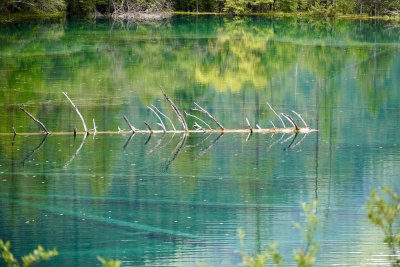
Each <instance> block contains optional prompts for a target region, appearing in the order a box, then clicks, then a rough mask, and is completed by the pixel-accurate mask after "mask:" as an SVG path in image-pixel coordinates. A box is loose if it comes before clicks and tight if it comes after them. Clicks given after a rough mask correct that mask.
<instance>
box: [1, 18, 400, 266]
mask: <svg viewBox="0 0 400 267" xmlns="http://www.w3.org/2000/svg"><path fill="white" fill-rule="evenodd" d="M399 33H400V29H399V27H397V26H396V25H391V24H390V23H389V22H375V21H362V22H360V21H341V20H338V21H335V22H329V21H313V20H293V19H266V18H240V19H227V18H223V17H197V18H196V17H185V16H178V17H175V18H173V19H171V20H169V21H166V22H162V23H148V24H133V23H132V24H120V23H111V22H108V21H97V22H59V23H57V22H52V23H49V22H48V23H42V24H40V23H25V24H16V25H6V26H5V25H2V26H1V27H0V133H11V132H12V129H11V127H12V126H15V128H16V130H17V132H37V131H38V130H39V129H38V127H37V125H35V124H34V123H33V121H31V120H30V119H29V118H28V117H27V116H26V115H25V114H23V113H22V112H21V111H20V110H19V109H18V105H20V104H25V106H26V108H27V110H29V111H30V112H31V113H32V114H34V115H35V116H37V117H38V118H39V119H40V120H41V121H43V122H44V123H45V124H46V126H47V128H48V129H49V130H50V131H52V132H56V131H62V132H64V131H72V129H73V128H75V127H77V128H78V129H79V130H82V126H81V123H80V121H79V118H78V117H77V115H76V113H75V112H74V110H72V109H71V107H70V104H69V103H68V102H67V100H66V99H65V98H64V97H63V95H62V94H61V92H62V91H66V92H68V93H69V95H70V96H71V98H73V99H74V100H75V101H76V103H77V105H78V107H79V108H80V110H81V112H82V114H83V116H84V117H85V118H86V121H87V123H88V124H89V125H90V126H89V127H90V128H92V127H93V126H92V119H95V121H96V125H97V127H98V130H112V131H116V130H117V129H118V127H120V128H122V129H127V126H126V125H125V122H124V120H123V119H122V116H123V115H127V116H128V117H129V119H130V120H131V122H132V123H133V124H134V125H135V126H136V127H138V128H140V129H145V127H146V126H145V125H144V124H143V121H147V122H149V123H150V124H151V125H152V126H153V127H154V128H156V127H157V126H156V123H157V118H155V117H154V116H153V114H151V113H150V112H149V111H148V110H147V109H146V105H150V104H154V105H155V106H157V107H158V108H160V110H162V111H163V112H165V113H166V114H168V115H169V116H171V117H172V116H173V114H172V112H171V111H170V110H169V107H168V105H167V103H165V101H163V99H162V94H161V88H162V89H163V90H164V91H165V92H166V93H167V94H168V95H169V96H170V97H171V98H172V99H174V101H175V102H176V103H177V105H178V106H179V107H181V108H182V109H185V110H189V109H190V108H192V107H194V105H193V102H195V101H196V102H198V103H200V104H202V106H204V107H206V108H207V109H208V110H210V111H211V112H212V113H213V114H215V115H216V116H217V117H218V118H219V119H220V120H221V121H222V122H223V123H224V125H225V127H227V128H246V127H247V126H246V118H248V119H249V121H250V122H251V124H252V125H254V124H256V123H257V124H259V125H260V126H262V127H272V126H271V123H270V122H269V121H270V120H271V121H273V123H274V124H276V125H279V121H278V120H277V118H276V117H275V116H274V114H273V113H272V112H271V111H270V110H269V109H268V106H267V104H266V102H267V101H268V102H269V103H271V105H272V106H273V107H274V108H275V109H276V110H277V111H279V112H290V111H291V110H292V109H293V110H295V111H297V112H299V113H301V114H302V116H303V117H304V119H305V120H306V122H307V123H308V124H309V126H311V127H312V128H316V129H318V130H319V131H318V132H315V133H311V134H309V135H307V136H305V138H304V139H302V138H303V137H304V136H302V135H299V136H297V137H296V139H295V140H294V141H293V139H292V138H293V137H291V136H289V135H285V136H282V135H278V134H277V135H263V134H258V135H257V134H254V135H252V136H250V137H248V136H247V135H246V134H225V135H223V136H218V135H210V136H208V135H202V134H192V135H189V136H188V137H187V138H184V137H183V136H182V135H178V134H177V135H170V134H166V135H153V136H151V138H150V139H148V136H147V135H142V134H137V135H135V136H133V137H132V138H130V136H129V135H96V136H93V135H90V136H89V137H88V138H87V139H86V140H85V142H84V143H83V145H82V147H81V149H79V148H80V146H81V140H82V136H77V137H76V139H74V137H73V136H55V135H50V136H48V137H47V138H44V136H20V135H19V136H17V137H16V138H15V139H14V140H13V136H12V135H1V136H0V185H1V186H0V218H1V219H0V238H1V239H4V240H10V241H11V242H12V247H13V249H14V251H15V254H16V255H18V256H20V255H23V254H25V253H27V252H28V251H31V250H32V249H33V248H34V247H36V245H37V244H42V245H43V246H45V247H47V248H51V247H57V248H58V249H59V251H60V255H59V256H58V257H57V258H55V259H54V260H52V261H50V262H47V263H45V264H44V265H43V266H96V264H97V265H99V264H98V263H97V260H96V256H98V255H99V256H103V257H106V258H118V259H121V260H122V261H123V266H198V265H199V264H204V265H205V266H233V265H236V264H238V263H240V261H241V258H240V244H239V239H238V237H237V229H238V228H242V229H243V230H244V231H245V233H246V236H245V240H244V243H245V247H246V249H247V250H248V252H249V253H257V252H260V251H262V250H263V249H264V248H265V247H266V246H267V245H268V244H269V243H271V242H274V241H277V242H278V243H279V250H280V251H281V253H282V254H283V255H284V258H285V260H286V263H285V266H294V262H293V260H292V255H293V250H294V249H297V248H300V247H301V245H302V244H303V238H302V236H301V235H300V234H299V232H298V230H297V229H296V228H295V227H294V226H293V222H295V221H297V222H303V221H304V217H303V216H302V211H301V207H300V206H301V203H303V202H308V203H309V202H311V201H313V200H317V201H318V215H319V218H320V227H319V229H318V232H317V237H316V240H317V241H318V242H319V244H320V246H321V248H320V252H319V254H318V257H317V262H316V266H335V265H339V266H389V265H390V263H389V260H388V257H387V255H389V254H390V252H389V250H388V249H387V248H386V247H385V245H384V244H383V242H382V240H383V236H382V234H381V232H380V231H379V230H377V229H375V228H374V227H373V226H372V225H371V224H370V223H369V222H368V220H367V216H366V210H365V206H366V202H367V200H368V197H369V194H370V191H371V189H372V188H378V187H380V186H383V185H390V186H392V187H393V188H394V189H395V190H396V189H397V190H399V189H400V184H399V182H398V174H399V172H400V152H399V146H400V144H399V141H398V137H397V133H398V131H399V129H400V123H399V119H398V118H399V117H400V104H399V103H400V93H399V86H400V75H399V74H400V34H399ZM174 122H175V125H176V126H178V125H179V122H178V121H177V120H174ZM189 124H190V125H192V124H193V121H192V120H189ZM78 149H79V151H78V152H79V153H76V151H77V150H78Z"/></svg>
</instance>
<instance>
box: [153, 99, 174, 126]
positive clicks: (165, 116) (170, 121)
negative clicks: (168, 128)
mask: <svg viewBox="0 0 400 267" xmlns="http://www.w3.org/2000/svg"><path fill="white" fill-rule="evenodd" d="M151 106H152V107H153V108H154V109H155V110H156V111H157V112H158V113H160V114H161V115H162V116H163V117H164V118H166V119H167V120H168V121H169V123H171V125H172V129H174V131H176V128H175V125H174V123H173V122H172V120H171V119H170V118H169V117H168V116H167V115H165V114H164V113H162V112H161V111H160V110H159V109H158V108H157V107H156V106H154V105H151Z"/></svg>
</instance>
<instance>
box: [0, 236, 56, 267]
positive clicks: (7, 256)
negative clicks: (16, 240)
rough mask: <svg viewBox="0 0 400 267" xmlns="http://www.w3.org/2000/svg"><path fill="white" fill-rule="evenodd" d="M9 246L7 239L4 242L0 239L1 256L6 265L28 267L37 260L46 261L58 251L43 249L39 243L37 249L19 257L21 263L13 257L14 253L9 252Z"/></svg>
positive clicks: (8, 266)
mask: <svg viewBox="0 0 400 267" xmlns="http://www.w3.org/2000/svg"><path fill="white" fill-rule="evenodd" d="M10 246H11V244H10V242H9V241H7V242H6V243H4V242H3V240H0V249H1V251H2V252H1V257H2V258H3V260H4V262H5V263H6V264H7V267H20V266H23V267H30V266H32V265H34V264H37V263H39V262H42V261H48V260H50V259H51V258H53V257H55V256H57V255H58V251H57V249H56V248H53V249H51V250H45V249H44V248H43V247H42V246H40V245H39V246H38V247H37V249H35V250H34V251H32V252H31V253H29V254H28V255H25V256H22V257H21V262H22V265H21V264H20V262H19V261H18V260H17V259H16V258H15V257H14V254H13V253H12V252H11V250H10Z"/></svg>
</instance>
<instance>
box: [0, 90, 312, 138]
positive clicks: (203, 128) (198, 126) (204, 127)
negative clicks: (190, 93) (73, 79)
mask: <svg viewBox="0 0 400 267" xmlns="http://www.w3.org/2000/svg"><path fill="white" fill-rule="evenodd" d="M162 94H163V96H164V98H165V100H166V101H167V103H168V104H169V106H170V107H171V109H172V110H173V112H174V113H175V115H176V118H177V119H178V121H179V122H180V123H181V125H182V128H183V129H181V130H179V129H176V127H175V125H174V123H173V121H172V119H171V118H169V117H168V116H167V115H166V114H164V113H163V112H161V111H160V110H159V109H158V108H157V107H156V106H154V105H150V106H147V108H148V109H149V110H150V111H151V112H152V113H153V114H155V116H156V117H157V119H158V123H157V125H158V126H160V127H161V130H158V129H153V128H152V127H151V125H150V124H149V123H147V122H144V124H145V125H146V128H147V129H145V130H139V129H137V128H135V127H134V126H133V125H132V123H131V122H130V121H129V119H128V118H127V116H125V115H123V116H122V117H123V119H124V120H125V122H126V124H127V125H128V127H129V129H130V130H128V131H127V130H122V129H120V128H119V127H118V131H100V130H98V129H97V126H96V124H95V121H94V119H93V127H94V128H93V129H91V130H89V129H88V128H87V126H86V123H85V119H84V117H83V115H82V114H81V113H80V111H79V109H78V107H77V106H76V104H75V103H74V102H73V100H72V99H71V98H70V97H69V96H68V95H67V93H65V92H63V95H64V96H65V97H66V98H67V99H68V101H69V102H70V103H71V105H72V107H73V108H74V110H75V112H76V113H77V115H78V116H79V118H80V120H81V121H82V125H83V128H84V132H83V134H85V135H89V133H90V132H92V133H93V134H97V135H100V134H135V133H142V134H160V133H162V134H167V133H173V134H189V133H209V134H213V133H215V134H220V133H223V134H225V133H238V134H240V133H246V134H249V136H248V138H249V137H250V136H251V134H255V133H262V134H296V133H299V134H308V133H311V132H315V131H317V130H315V129H312V128H310V127H309V126H308V125H307V123H306V122H305V120H304V119H303V117H302V116H301V115H300V114H299V113H297V112H296V111H294V110H292V111H291V112H292V113H293V114H294V115H296V117H297V118H299V119H300V121H301V123H302V124H303V126H299V124H297V123H296V121H295V120H294V119H293V118H292V117H291V116H290V115H289V114H285V113H281V115H279V114H278V113H277V112H276V111H275V110H274V109H273V108H272V106H271V105H270V104H269V103H268V102H267V105H268V107H269V108H270V109H271V111H272V112H273V113H274V114H275V116H276V117H277V118H278V119H279V121H280V122H281V124H282V127H277V126H275V124H274V123H273V122H272V121H270V123H271V124H272V126H273V127H272V128H262V127H260V125H258V124H256V125H255V127H252V126H251V124H250V122H249V119H248V118H246V124H247V128H244V129H227V128H225V127H224V126H223V125H222V123H221V122H220V121H219V120H218V119H217V118H216V117H215V116H214V115H211V114H210V113H209V112H208V111H207V110H206V109H205V108H203V107H202V106H200V105H199V104H198V103H196V102H195V103H194V105H195V107H194V108H193V109H192V110H193V111H197V112H200V113H202V114H204V115H205V116H206V117H207V118H208V119H210V120H212V122H214V123H215V124H216V125H217V126H218V128H212V127H211V125H210V124H209V123H207V122H206V121H205V119H202V118H200V117H199V116H196V115H193V114H190V113H188V112H186V111H184V112H182V111H181V110H180V109H179V108H178V106H177V105H176V104H175V103H174V101H173V100H172V99H171V98H170V97H168V96H167V95H166V94H165V92H162ZM20 109H21V110H22V111H23V112H24V113H25V114H27V115H28V116H29V117H30V118H31V119H32V120H34V121H35V122H36V123H38V124H39V125H40V127H41V128H42V129H43V130H44V132H45V134H46V135H47V134H51V135H74V136H76V135H78V134H82V132H77V130H76V129H74V132H56V131H53V132H51V133H50V132H49V131H48V130H47V128H46V127H45V126H44V124H43V123H42V122H41V121H39V120H38V119H37V118H35V117H34V116H33V115H32V114H30V113H29V112H28V111H27V110H26V109H25V107H24V106H21V107H20ZM183 114H185V115H186V116H187V117H191V118H193V119H194V120H195V122H194V125H193V129H189V127H188V124H187V122H186V119H185V117H184V115H183ZM282 117H284V118H285V119H286V120H287V121H289V122H290V124H291V125H292V126H293V127H287V126H286V124H285V122H284V121H283V119H282ZM163 119H166V120H168V122H169V124H170V125H171V127H172V129H167V126H166V124H165V123H164V121H163ZM12 129H13V133H11V134H12V135H14V136H16V135H40V134H43V132H36V133H17V132H16V130H15V128H14V126H13V127H12ZM9 134H10V133H3V134H2V133H0V135H9Z"/></svg>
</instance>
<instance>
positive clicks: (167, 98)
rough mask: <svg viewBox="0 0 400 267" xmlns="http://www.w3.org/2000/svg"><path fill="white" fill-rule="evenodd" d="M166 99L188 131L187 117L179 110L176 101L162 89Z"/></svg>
mask: <svg viewBox="0 0 400 267" xmlns="http://www.w3.org/2000/svg"><path fill="white" fill-rule="evenodd" d="M162 93H163V95H164V97H165V99H166V100H167V101H168V103H169V105H170V106H171V108H172V110H173V111H174V112H175V113H176V115H177V116H178V119H179V121H180V123H181V124H182V127H183V129H184V130H185V131H188V130H189V129H188V127H187V123H186V120H185V118H184V117H183V115H182V112H181V111H180V110H179V108H178V107H177V106H176V105H175V103H174V102H173V101H172V100H171V99H170V98H169V97H168V96H167V95H166V94H165V93H164V91H162Z"/></svg>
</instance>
